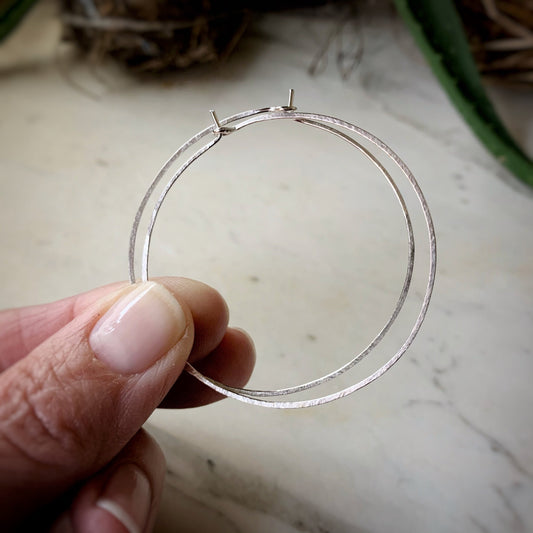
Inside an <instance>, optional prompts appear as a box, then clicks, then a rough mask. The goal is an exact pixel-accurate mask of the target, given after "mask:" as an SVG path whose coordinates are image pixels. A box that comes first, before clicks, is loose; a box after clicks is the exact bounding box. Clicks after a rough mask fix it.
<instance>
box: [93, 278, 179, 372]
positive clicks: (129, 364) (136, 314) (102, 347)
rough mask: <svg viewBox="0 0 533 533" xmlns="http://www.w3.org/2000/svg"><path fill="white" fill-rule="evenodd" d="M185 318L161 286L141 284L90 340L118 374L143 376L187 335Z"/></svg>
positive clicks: (101, 322) (102, 321) (105, 318)
mask: <svg viewBox="0 0 533 533" xmlns="http://www.w3.org/2000/svg"><path fill="white" fill-rule="evenodd" d="M186 325H187V323H186V318H185V313H184V312H183V309H182V308H181V306H180V305H179V304H178V302H177V300H176V299H175V298H174V296H172V294H170V292H168V291H167V289H165V288H164V287H163V286H162V285H159V284H158V283H154V282H152V281H149V282H146V283H142V284H141V285H139V287H137V288H136V289H134V290H133V291H132V292H130V293H128V294H127V295H126V296H124V297H123V298H121V299H120V300H119V301H118V302H116V303H115V304H114V305H113V306H112V307H111V309H109V311H107V313H106V314H105V315H104V316H103V317H102V318H101V319H100V320H99V321H98V322H97V324H96V326H95V327H94V328H93V330H92V332H91V335H90V336H89V344H90V345H91V348H92V349H93V351H94V353H95V355H96V356H97V357H98V359H100V361H103V362H104V363H106V364H107V365H108V366H109V367H111V368H112V369H113V370H114V371H115V372H120V373H123V374H134V373H137V372H143V371H144V370H146V369H147V368H149V367H150V366H152V365H153V364H154V363H155V362H156V361H157V360H159V359H160V358H161V356H163V355H164V354H165V353H166V352H168V350H170V348H172V346H174V344H176V342H178V340H179V339H180V338H181V337H182V336H183V334H184V333H185V328H186Z"/></svg>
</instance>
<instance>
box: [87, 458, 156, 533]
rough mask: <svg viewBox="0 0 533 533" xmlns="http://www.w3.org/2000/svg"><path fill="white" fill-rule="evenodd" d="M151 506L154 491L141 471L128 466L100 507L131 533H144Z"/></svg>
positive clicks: (108, 487)
mask: <svg viewBox="0 0 533 533" xmlns="http://www.w3.org/2000/svg"><path fill="white" fill-rule="evenodd" d="M151 503H152V491H151V489H150V482H149V481H148V479H147V477H146V476H145V475H144V473H143V472H142V470H141V469H140V468H138V467H136V466H135V465H132V464H129V463H126V464H123V465H121V466H120V467H119V468H118V470H116V471H115V473H114V474H113V476H112V477H111V479H110V480H109V481H108V482H107V485H106V487H105V489H104V491H103V493H102V496H101V497H100V498H99V499H98V501H97V502H96V505H97V507H100V508H101V509H105V510H106V511H107V512H108V513H111V514H112V515H113V516H114V517H115V518H116V519H117V520H118V521H119V522H120V523H121V524H122V525H123V526H124V527H125V528H126V529H127V530H128V531H129V533H141V532H142V531H144V527H145V525H146V521H147V520H148V515H149V514H150V507H151Z"/></svg>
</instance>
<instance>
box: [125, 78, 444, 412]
mask: <svg viewBox="0 0 533 533" xmlns="http://www.w3.org/2000/svg"><path fill="white" fill-rule="evenodd" d="M293 99H294V91H293V90H292V89H291V90H290V92H289V101H288V104H287V105H285V106H275V107H266V108H261V109H254V110H249V111H244V112H242V113H237V114H236V115H232V116H230V117H227V118H225V119H222V120H219V119H218V117H217V115H216V113H215V111H211V117H212V120H213V124H212V125H211V126H209V127H207V128H205V129H203V130H202V131H200V132H199V133H197V134H196V135H194V136H193V137H191V138H190V139H189V140H188V141H187V142H185V143H184V144H183V145H182V146H181V147H180V148H179V149H178V150H177V151H176V152H175V153H174V154H173V155H172V156H171V157H170V159H169V160H168V161H167V162H166V163H165V164H164V165H163V167H162V168H161V170H160V171H159V173H158V174H157V175H156V177H155V178H154V180H153V181H152V183H151V185H150V187H149V188H148V190H147V191H146V194H145V195H144V197H143V199H142V201H141V204H140V205H139V208H138V210H137V213H136V215H135V219H134V222H133V227H132V230H131V235H130V246H129V274H130V281H131V283H136V282H137V281H138V278H137V275H136V272H135V256H136V243H137V235H138V232H139V225H140V222H141V218H142V215H143V213H144V211H145V208H146V206H147V204H148V201H149V200H150V198H151V197H152V195H153V194H154V191H155V189H156V187H157V185H158V184H159V183H160V182H161V180H162V179H163V177H164V176H165V175H166V174H167V173H168V171H169V169H170V167H171V166H172V165H173V164H174V163H175V162H176V161H177V160H178V158H179V157H180V156H181V155H182V154H183V153H184V152H186V151H187V150H189V149H190V148H191V147H193V146H194V145H196V144H197V143H198V142H199V141H201V140H202V139H203V138H205V137H208V136H209V137H211V140H209V141H208V142H207V143H206V144H204V145H203V146H201V148H199V149H198V150H197V151H196V152H194V153H193V154H192V155H191V156H189V158H188V159H187V160H186V161H185V162H184V163H183V164H182V165H181V166H180V167H179V169H178V170H177V171H176V172H175V173H174V174H173V175H172V176H171V177H170V179H169V180H168V182H167V183H166V185H165V186H164V188H163V191H162V192H161V194H160V195H159V197H158V198H157V200H156V203H155V207H154V208H153V210H152V213H151V216H150V221H149V224H148V228H147V230H146V235H145V239H144V246H143V250H142V263H141V277H140V279H141V281H148V279H149V276H148V262H149V257H150V244H151V238H152V233H153V229H154V226H155V222H156V220H157V216H158V213H159V210H160V208H161V206H162V204H163V202H164V200H165V198H166V196H167V194H168V192H169V191H170V189H171V188H172V186H173V185H174V184H175V183H176V181H177V180H178V179H179V177H180V176H181V175H182V174H183V173H184V172H185V171H186V170H187V169H188V168H189V167H190V166H191V165H192V164H193V163H194V162H195V161H196V160H197V159H199V158H200V157H201V156H202V155H203V154H205V153H206V152H207V151H208V150H210V149H211V148H212V147H213V146H215V145H216V144H217V143H218V142H220V140H221V139H222V138H223V137H224V136H226V135H229V134H232V133H234V132H237V131H240V130H242V129H244V128H246V127H248V126H251V125H253V124H257V123H260V122H266V121H271V120H292V121H295V122H298V123H300V124H303V125H306V126H309V127H312V128H317V129H320V130H322V131H325V132H327V133H329V134H332V135H334V136H336V137H338V138H340V139H341V140H343V141H345V142H347V143H348V144H349V145H351V146H352V147H354V148H356V149H357V150H359V152H361V153H362V154H363V155H364V156H365V157H366V158H367V159H369V160H370V161H371V162H372V164H373V165H374V166H375V167H376V168H377V169H378V170H379V171H380V173H381V174H382V175H383V176H384V177H385V179H386V180H387V182H388V183H389V185H390V186H391V188H392V190H393V192H394V194H395V196H396V199H397V200H398V202H399V204H400V207H401V209H402V213H403V217H404V221H405V225H406V230H407V248H408V258H407V268H406V274H405V278H404V281H403V286H402V289H401V292H400V296H399V298H398V300H397V302H396V306H395V308H394V310H393V312H392V314H391V316H390V318H389V320H388V321H387V322H386V323H385V325H384V326H383V327H382V328H381V330H380V331H379V332H378V334H377V335H376V336H375V337H374V339H373V340H372V341H371V342H370V344H369V345H368V346H367V347H366V348H365V349H364V350H363V351H362V352H360V353H359V354H358V355H356V356H355V357H353V358H352V359H351V360H350V361H348V362H347V363H346V364H344V365H343V366H341V367H340V368H338V369H337V370H335V371H333V372H331V373H329V374H326V375H324V376H322V377H320V378H318V379H315V380H312V381H309V382H307V383H303V384H301V385H297V386H294V387H287V388H283V389H276V390H254V389H245V388H237V387H229V386H227V385H224V384H222V383H219V382H218V381H216V380H214V379H211V378H209V377H207V376H204V375H203V374H202V373H200V372H199V371H198V370H196V369H195V368H194V367H193V366H192V365H191V364H190V363H186V366H185V369H186V371H187V372H188V373H189V374H191V375H192V376H194V377H195V378H196V379H198V380H199V381H201V382H202V383H203V384H204V385H206V386H208V387H210V388H211V389H213V390H215V391H217V392H218V393H220V394H223V395H224V396H227V397H230V398H234V399H236V400H240V401H242V402H245V403H248V404H252V405H258V406H262V407H270V408H277V409H298V408H303V407H312V406H316V405H321V404H325V403H329V402H332V401H334V400H338V399H339V398H343V397H344V396H348V395H349V394H352V393H353V392H355V391H357V390H359V389H361V388H363V387H365V386H366V385H368V384H369V383H372V382H373V381H374V380H376V379H377V378H378V377H380V376H381V375H383V374H384V373H385V372H386V371H387V370H389V369H390V368H391V367H392V366H393V365H394V364H395V363H396V362H397V361H398V360H399V359H400V357H401V356H402V355H403V354H404V353H405V352H406V351H407V349H408V348H409V346H410V345H411V343H412V342H413V340H414V338H415V337H416V335H417V334H418V331H419V330H420V327H421V325H422V322H423V321H424V318H425V316H426V313H427V310H428V306H429V302H430V299H431V294H432V292H433V286H434V283H435V273H436V263H437V249H436V239H435V230H434V226H433V221H432V218H431V213H430V211H429V207H428V205H427V202H426V200H425V198H424V195H423V193H422V191H421V190H420V187H419V185H418V183H417V181H416V179H415V177H414V176H413V174H412V172H411V171H410V170H409V168H408V167H407V165H406V164H405V163H404V162H403V161H402V160H401V159H400V158H399V157H398V156H397V155H396V154H395V153H394V152H393V151H392V150H391V148H389V147H388V146H387V145H386V144H385V143H384V142H383V141H381V140H380V139H378V138H377V137H375V136H374V135H372V134H371V133H369V132H367V131H365V130H363V129H361V128H359V127H357V126H354V125H353V124H350V123H349V122H346V121H344V120H340V119H338V118H334V117H331V116H328V115H320V114H316V113H302V112H298V111H297V109H296V107H294V105H293ZM343 130H344V131H343ZM346 131H347V132H348V133H346ZM353 134H355V135H358V136H360V137H362V138H363V139H366V140H367V141H369V142H371V143H372V144H374V145H375V146H376V147H377V148H378V149H379V150H381V152H383V154H384V155H385V156H386V157H388V158H389V159H390V160H392V161H393V162H394V163H395V165H396V166H397V167H398V168H399V169H400V170H401V172H402V173H403V175H404V176H405V177H406V178H407V180H408V181H409V184H410V185H411V188H412V189H413V191H414V193H415V195H416V197H417V199H418V202H419V205H420V207H421V209H422V213H423V216H424V220H425V224H426V229H427V238H428V243H429V273H428V277H427V284H426V291H425V294H424V297H423V300H422V304H421V306H420V310H419V313H418V316H417V318H416V320H415V323H414V325H413V327H412V329H411V332H410V333H409V335H408V336H407V338H406V340H405V341H404V343H403V344H402V346H401V347H400V349H399V350H398V351H397V352H396V353H395V354H394V355H393V356H392V357H391V358H390V359H389V360H388V361H387V362H386V363H385V364H383V365H382V366H381V367H380V368H378V369H377V370H376V371H375V372H373V373H372V374H371V375H369V376H367V377H366V378H365V379H363V380H361V381H358V382H357V383H354V384H353V385H351V386H349V387H346V388H345V389H342V390H340V391H338V392H335V393H332V394H327V395H325V396H319V397H317V398H314V399H310V400H298V401H280V400H268V399H266V398H271V397H282V396H288V395H291V394H295V393H298V392H302V391H304V390H308V389H311V388H313V387H317V386H319V385H322V384H324V383H326V382H328V381H331V380H333V379H335V378H337V377H338V376H340V375H341V374H343V373H344V372H346V371H348V370H349V369H351V368H352V367H354V366H355V365H356V364H357V363H359V362H360V361H362V360H363V359H364V358H365V357H366V356H367V355H368V354H369V353H370V352H371V351H372V350H373V349H374V348H375V347H376V346H377V345H378V344H379V343H380V342H381V340H382V339H383V338H384V337H385V335H386V333H387V332H388V331H389V329H390V327H391V326H392V324H393V323H394V321H395V320H396V318H397V317H398V315H399V313H400V311H401V309H402V307H403V304H404V302H405V300H406V298H407V295H408V293H409V289H410V285H411V279H412V275H413V269H414V260H415V239H414V233H413V227H412V223H411V217H410V215H409V211H408V210H407V206H406V203H405V200H404V198H403V196H402V194H401V192H400V190H399V188H398V186H397V185H396V183H395V181H394V180H393V178H392V177H391V175H390V174H389V172H388V171H387V170H386V169H385V167H384V166H383V165H382V164H381V163H380V162H379V160H378V159H377V158H376V157H375V156H374V155H373V154H372V153H371V152H370V151H368V150H367V149H366V148H365V147H364V146H362V145H361V144H360V143H359V142H358V141H356V140H355V139H354V138H353V137H352V136H351V135H353Z"/></svg>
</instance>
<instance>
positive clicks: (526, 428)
mask: <svg viewBox="0 0 533 533" xmlns="http://www.w3.org/2000/svg"><path fill="white" fill-rule="evenodd" d="M0 39H1V41H0V168H1V177H0V246H1V249H2V261H1V262H0V273H1V275H2V279H3V283H2V285H1V287H0V305H1V306H2V307H16V306H22V305H29V304H33V303H39V302H45V301H51V300H54V299H59V298H61V297H65V296H68V295H71V294H74V293H77V292H81V291H84V290H89V289H91V288H93V287H95V286H98V285H102V284H106V283H109V282H112V281H116V280H120V279H127V276H128V263H127V254H128V243H129V232H130V229H131V224H132V223H133V218H134V215H135V212H136V210H137V207H138V205H139V203H140V201H141V199H142V196H143V194H144V192H145V191H146V189H147V188H148V186H149V184H150V182H151V180H152V179H153V177H154V176H155V174H156V173H157V171H158V170H159V168H160V167H161V166H162V164H163V163H164V162H165V161H166V160H167V159H168V157H169V156H170V155H171V154H172V153H173V152H174V151H175V150H176V149H177V148H178V147H179V146H180V145H181V144H182V143H183V142H185V141H186V140H188V139H189V138H190V137H191V136H192V135H194V134H195V133H196V132H198V131H200V130H202V129H203V128H205V127H207V126H209V124H210V123H211V118H210V115H209V110H210V109H215V110H216V111H217V114H218V116H219V117H220V118H223V117H227V116H230V115H232V114H235V113H238V112H240V111H244V110H247V109H256V108H261V107H266V106H275V105H284V104H286V102H287V95H288V90H289V89H290V88H294V90H295V102H294V103H295V105H296V106H297V107H298V110H300V111H309V112H316V113H323V114H327V115H332V116H335V117H339V118H341V119H343V120H346V121H349V122H351V123H354V124H356V125H358V126H360V127H362V128H364V129H366V130H368V131H370V132H371V133H373V134H374V135H376V136H378V137H379V138H381V139H383V141H384V142H386V143H387V144H388V145H389V146H391V148H392V149H393V150H394V151H396V152H397V153H398V154H399V155H400V157H401V158H402V159H404V160H405V162H406V163H407V165H408V166H409V167H410V168H411V170H412V171H413V173H414V175H415V176H416V177H417V179H418V181H419V183H420V186H421V188H422V190H423V191H424V193H425V195H426V198H427V201H428V203H429V206H430V208H431V210H432V214H433V217H434V222H435V227H436V232H437V244H438V253H439V264H438V272H437V284H436V288H435V294H434V297H433V301H432V305H431V306H430V311H429V315H428V318H427V320H426V322H425V323H424V325H423V327H422V330H421V332H420V334H419V336H418V337H417V339H416V340H415V343H414V344H413V346H412V348H411V349H410V350H409V351H408V352H407V354H406V355H405V356H404V357H403V358H402V360H401V361H400V362H399V363H398V364H397V365H396V366H395V367H394V368H393V369H392V370H391V371H390V372H388V373H387V374H386V375H385V376H383V377H382V378H380V379H379V380H378V381H376V382H375V383H373V384H372V385H370V386H369V387H367V388H365V389H363V390H361V391H359V392H357V393H356V394H354V395H353V396H351V397H348V398H346V399H343V400H342V401H338V402H335V403H333V404H328V405H325V406H322V407H319V408H314V409H308V410H298V411H277V410H268V409H261V408H258V407H252V406H247V405H244V404H241V403H239V402H237V401H233V400H226V401H224V402H220V403H219V404H216V405H212V406H208V407H204V408H202V409H198V410H184V411H167V410H159V411H157V412H156V413H155V414H154V415H153V416H152V418H151V419H150V421H149V423H148V425H147V427H148V429H149V430H150V431H151V432H152V434H154V435H155V437H156V438H157V439H158V441H159V442H160V443H161V445H162V446H163V448H164V450H165V453H166V456H167V461H168V476H167V483H166V489H165V495H164V501H163V505H162V508H161V512H160V518H159V521H158V525H157V529H156V530H157V531H159V532H167V531H168V532H170V531H180V532H181V531H182V532H193V531H194V532H196V531H203V532H206V533H207V532H217V533H226V532H228V533H229V532H252V531H253V532H258V533H262V532H272V531H276V532H281V533H284V532H288V533H289V532H290V533H293V532H298V531H304V532H313V533H315V532H316V533H325V532H330V533H344V532H370V531H389V530H394V531H398V532H413V531H420V532H422V531H435V532H445V531H446V532H447V531H474V532H476V531H481V532H527V531H531V530H532V529H533V511H532V509H533V468H532V467H531V465H532V464H533V452H532V450H533V445H532V444H533V424H532V422H533V420H532V418H531V406H532V402H533V392H532V389H531V386H530V376H531V375H532V373H533V353H532V348H531V345H532V341H533V334H532V318H533V237H532V236H531V227H533V209H532V208H533V194H532V189H531V186H532V184H533V172H532V168H533V167H532V163H531V154H532V153H533V95H532V91H531V87H532V84H533V78H532V72H533V7H532V4H531V2H529V1H528V0H523V1H518V0H517V1H514V2H507V1H503V0H498V1H496V0H479V1H474V0H468V1H466V0H465V1H464V2H457V3H455V4H454V3H452V2H448V1H442V2H421V1H418V2H417V1H414V0H410V1H408V0H405V1H402V0H397V1H396V2H387V1H386V0H375V1H370V0H360V1H351V2H318V1H315V2H312V1H309V2H303V1H302V2H292V3H287V2H285V3H281V2H277V3H276V2H269V3H266V2H255V3H254V4H253V5H248V4H247V3H246V2H244V1H243V2H227V3H225V4H224V6H219V5H216V6H215V5H212V4H211V3H210V2H207V1H202V2H170V1H167V2H164V1H157V2H156V1H144V2H142V1H137V0H132V1H126V0H122V1H120V2H119V1H116V2H115V1H111V0H109V1H108V0H105V1H104V0H102V1H96V0H83V1H82V0H65V1H64V2H56V1H53V0H40V1H38V2H33V1H29V0H27V1H22V2H21V1H15V0H7V1H6V0H3V1H1V2H0ZM329 137H330V136H327V135H325V134H324V133H323V132H319V131H315V130H312V129H310V128H304V127H303V126H302V125H300V124H296V123H292V122H289V121H283V122H282V123H279V122H275V123H266V124H259V125H256V126H254V127H253V128H247V129H246V130H243V131H242V132H240V133H238V134H235V135H230V136H227V137H225V138H224V139H223V140H222V141H221V142H220V143H219V145H217V146H216V147H215V149H213V150H212V151H210V152H209V153H208V154H206V155H205V156H204V157H202V158H201V159H200V160H199V161H198V162H197V164H195V166H194V167H191V168H190V169H189V170H188V171H187V173H186V174H184V176H183V179H181V180H180V182H179V183H178V184H177V185H176V186H175V188H174V189H173V190H172V192H171V194H170V195H169V197H168V199H167V200H166V202H165V205H164V207H163V208H162V211H161V215H160V218H159V220H158V224H157V226H156V229H155V233H154V239H153V252H152V256H151V263H150V272H151V274H152V275H154V276H155V275H183V276H188V277H192V278H195V279H200V280H202V281H204V282H206V283H209V284H211V285H213V286H214V287H215V288H217V289H218V290H219V291H220V292H221V293H222V294H223V296H224V297H225V298H226V300H227V301H228V303H229V305H230V309H231V323H232V325H234V326H240V327H244V328H245V329H247V330H248V331H249V332H250V333H251V334H252V336H253V337H254V340H255V342H256V346H257V352H258V362H257V369H256V372H255V374H254V377H253V378H252V382H251V385H252V386H253V387H259V388H278V387H283V386H289V385H295V384H298V383H301V382H304V381H306V380H309V379H313V378H316V377H319V376H321V375H323V374H324V373H327V372H330V371H332V370H334V369H335V368H337V367H339V366H340V365H342V364H343V363H345V362H346V361H348V360H349V359H351V358H352V357H353V356H354V355H355V354H356V353H358V352H360V351H361V350H362V349H363V348H364V347H365V346H366V345H367V344H368V342H370V341H371V340H372V338H373V337H374V336H375V335H376V333H377V332H378V331H379V329H380V328H381V327H382V326H383V324H384V322H385V321H386V320H387V319H388V316H389V315H390V313H391V312H392V309H393V307H394V305H395V302H396V300H397V298H398V295H399V292H400V289H401V284H402V280H403V277H404V276H405V268H406V264H405V263H406V255H407V253H406V251H407V245H406V236H405V228H404V224H403V222H402V214H401V210H400V208H399V207H398V205H397V204H396V203H395V198H394V195H393V194H392V192H391V190H390V187H389V186H388V185H387V183H386V182H385V181H384V180H383V178H382V176H380V175H379V173H377V172H376V171H375V170H373V169H372V166H371V165H370V164H369V163H368V162H367V161H365V159H364V158H363V157H362V156H360V155H359V154H358V153H357V152H356V151H355V150H353V148H351V147H350V146H348V145H344V144H345V143H340V142H338V141H336V140H335V139H334V138H329ZM391 172H395V171H394V170H393V169H391ZM394 177H395V178H398V183H399V186H400V188H401V190H402V192H403V193H404V194H405V196H406V201H407V204H408V206H409V208H410V210H412V216H413V222H414V228H415V236H416V238H417V262H416V265H415V275H414V280H413V288H412V291H411V293H410V296H409V298H408V300H407V302H406V304H405V309H404V311H403V312H402V315H401V317H400V319H399V320H398V323H397V324H396V325H395V326H394V328H393V329H391V331H390V333H389V335H387V337H386V339H385V340H384V341H383V342H382V343H381V344H380V346H379V348H378V349H377V350H376V351H375V353H373V354H372V355H371V356H369V357H368V358H367V360H365V361H364V363H362V364H361V365H358V366H357V368H355V369H354V370H353V371H351V372H349V373H347V374H345V375H343V376H341V377H340V378H339V380H337V381H335V383H334V384H332V385H331V388H328V387H326V391H325V392H331V391H332V390H338V389H340V388H343V387H346V386H348V385H349V384H351V383H353V382H355V381H356V380H358V379H361V377H362V376H365V375H367V374H368V373H370V372H372V371H373V370H374V369H376V368H378V367H379V366H380V365H381V364H382V363H383V362H384V361H386V360H387V359H388V358H390V357H391V355H392V354H393V353H394V352H395V351H396V350H397V349H398V348H399V346H400V345H401V344H402V342H403V340H404V339H405V337H406V336H407V334H408V332H409V330H410V328H411V327H412V323H413V321H414V320H415V318H416V315H417V312H418V309H419V306H420V302H421V298H422V295H423V292H424V288H425V283H426V278H427V270H428V245H427V242H426V241H427V236H426V233H425V229H424V221H423V217H422V214H421V212H420V208H419V207H418V206H417V202H416V197H415V196H414V195H413V194H412V192H411V191H410V189H409V186H408V183H407V182H406V181H405V180H404V181H403V182H402V176H401V175H398V173H396V174H394ZM312 395H314V394H312ZM305 397H306V396H305Z"/></svg>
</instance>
